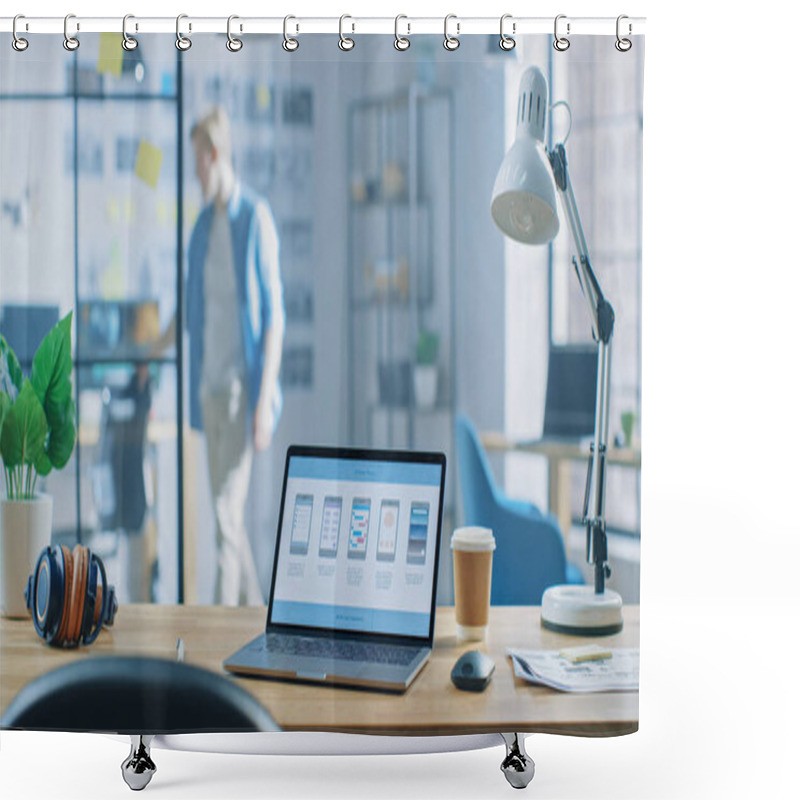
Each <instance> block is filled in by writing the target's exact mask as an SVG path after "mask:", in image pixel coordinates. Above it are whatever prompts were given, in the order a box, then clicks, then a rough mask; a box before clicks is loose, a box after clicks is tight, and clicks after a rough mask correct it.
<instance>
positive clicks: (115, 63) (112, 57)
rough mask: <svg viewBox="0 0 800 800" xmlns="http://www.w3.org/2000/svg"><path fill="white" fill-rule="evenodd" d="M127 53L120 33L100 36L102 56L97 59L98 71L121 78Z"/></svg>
mask: <svg viewBox="0 0 800 800" xmlns="http://www.w3.org/2000/svg"><path fill="white" fill-rule="evenodd" d="M124 55H125V51H124V50H123V49H122V44H121V43H120V36H119V34H118V33H101V34H100V55H99V56H98V57H97V71H98V72H99V73H100V74H102V73H104V72H107V73H108V74H109V75H115V76H116V77H119V76H120V75H122V57H123V56H124Z"/></svg>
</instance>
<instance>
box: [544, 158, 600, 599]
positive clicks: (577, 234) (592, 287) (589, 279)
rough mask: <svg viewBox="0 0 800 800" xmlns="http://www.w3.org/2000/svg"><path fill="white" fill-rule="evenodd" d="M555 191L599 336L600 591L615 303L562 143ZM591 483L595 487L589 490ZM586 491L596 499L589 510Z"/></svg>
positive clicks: (593, 465)
mask: <svg viewBox="0 0 800 800" xmlns="http://www.w3.org/2000/svg"><path fill="white" fill-rule="evenodd" d="M547 155H548V158H549V160H550V165H551V167H552V170H553V177H554V178H555V182H556V187H557V189H558V194H559V196H560V197H561V202H562V204H563V206H564V211H565V214H566V217H567V222H568V224H569V228H570V232H571V233H572V238H573V241H574V242H575V247H576V249H577V251H578V258H577V259H575V258H573V264H574V265H575V272H576V274H577V276H578V281H579V283H580V285H581V290H582V292H583V296H584V297H585V298H586V301H587V304H588V306H589V313H590V315H591V318H592V334H593V336H594V339H595V341H596V342H597V395H596V401H595V418H594V440H593V442H592V449H591V458H590V460H589V467H588V473H587V476H586V495H585V498H584V506H583V520H582V521H583V524H584V525H586V560H587V562H588V563H589V564H592V565H594V589H595V593H596V594H602V593H603V591H604V589H605V580H606V578H608V577H609V575H610V574H611V569H610V567H609V566H608V545H607V537H606V522H605V481H606V452H607V450H608V407H609V389H610V378H611V338H612V336H613V333H614V309H613V308H612V307H611V304H610V303H609V302H608V301H607V300H606V298H605V296H604V295H603V292H602V290H601V289H600V284H599V282H598V280H597V276H596V275H595V274H594V271H593V270H592V265H591V262H590V259H589V248H588V247H587V245H586V237H585V236H584V233H583V225H582V224H581V217H580V213H579V212H578V204H577V202H576V201H575V195H574V193H573V191H572V183H571V182H570V179H569V172H568V171H567V155H566V151H565V149H564V145H563V144H557V145H556V146H555V147H554V148H553V149H552V150H548V151H547ZM592 488H593V489H594V491H593V492H592ZM590 495H591V496H592V497H593V499H594V503H593V507H592V514H591V516H590V515H589V500H590Z"/></svg>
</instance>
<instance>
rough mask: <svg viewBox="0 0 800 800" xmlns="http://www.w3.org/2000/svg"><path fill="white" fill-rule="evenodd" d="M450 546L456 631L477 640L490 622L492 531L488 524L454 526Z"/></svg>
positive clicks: (469, 639) (484, 635) (461, 637)
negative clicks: (487, 526) (480, 525)
mask: <svg viewBox="0 0 800 800" xmlns="http://www.w3.org/2000/svg"><path fill="white" fill-rule="evenodd" d="M450 548H451V550H452V551H453V584H454V588H455V601H456V632H457V634H458V638H459V639H461V640H462V641H480V640H481V639H484V638H486V629H487V626H488V625H489V602H490V599H491V596H492V553H493V551H494V549H495V540H494V534H493V533H492V531H491V530H490V529H489V528H479V527H474V526H472V527H466V528H456V529H455V531H453V537H452V538H451V540H450Z"/></svg>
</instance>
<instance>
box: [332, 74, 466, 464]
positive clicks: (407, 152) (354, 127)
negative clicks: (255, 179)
mask: <svg viewBox="0 0 800 800" xmlns="http://www.w3.org/2000/svg"><path fill="white" fill-rule="evenodd" d="M348 120H349V130H348V173H347V174H348V180H349V184H350V185H349V187H348V251H347V257H348V264H349V268H348V299H349V307H348V308H349V314H348V320H349V330H348V387H349V391H350V392H351V393H352V394H351V402H350V403H348V409H349V418H348V425H349V432H350V436H349V438H350V440H351V441H352V442H354V443H357V444H363V445H365V446H368V447H387V448H403V449H415V448H417V449H425V448H429V449H433V448H441V449H444V450H447V451H448V452H452V449H451V447H450V440H451V438H452V426H453V414H454V408H455V397H454V384H453V375H454V362H455V352H454V335H453V333H454V331H453V326H454V315H453V306H454V302H453V291H454V290H453V287H454V281H453V272H454V264H453V252H454V242H453V236H454V233H453V230H454V226H453V219H452V215H453V101H452V96H451V93H450V92H449V91H446V90H442V89H436V88H427V87H422V86H419V85H417V84H412V85H411V86H409V87H408V89H407V90H405V91H402V92H399V93H395V94H391V95H386V96H380V97H375V98H371V99H365V100H358V101H355V102H352V103H351V104H350V108H349V113H348ZM421 331H431V332H434V333H436V334H437V335H438V337H439V349H438V361H437V373H438V390H437V397H436V402H435V404H434V406H433V407H420V406H419V405H418V403H417V402H416V400H415V394H414V378H413V371H414V365H415V361H416V343H417V338H418V336H419V333H420V332H421Z"/></svg>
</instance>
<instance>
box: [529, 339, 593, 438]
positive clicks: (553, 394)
mask: <svg viewBox="0 0 800 800" xmlns="http://www.w3.org/2000/svg"><path fill="white" fill-rule="evenodd" d="M596 396H597V346H596V345H574V344H573V345H553V346H552V347H551V348H550V356H549V358H548V365H547V394H546V396H545V403H544V427H543V430H542V433H543V435H544V436H554V437H559V438H566V439H576V440H577V439H582V438H584V437H586V436H591V435H592V434H593V433H594V415H595V401H596Z"/></svg>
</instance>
